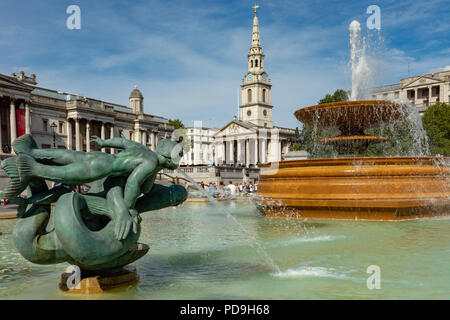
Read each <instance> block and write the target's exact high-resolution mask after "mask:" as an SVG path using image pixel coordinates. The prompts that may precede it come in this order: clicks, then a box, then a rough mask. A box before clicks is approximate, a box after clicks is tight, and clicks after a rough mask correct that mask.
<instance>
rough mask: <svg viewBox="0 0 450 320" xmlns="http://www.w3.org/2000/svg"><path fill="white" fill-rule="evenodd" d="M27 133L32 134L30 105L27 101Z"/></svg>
mask: <svg viewBox="0 0 450 320" xmlns="http://www.w3.org/2000/svg"><path fill="white" fill-rule="evenodd" d="M25 133H26V134H30V133H31V117H30V103H29V102H28V101H25Z"/></svg>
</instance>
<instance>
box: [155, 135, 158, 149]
mask: <svg viewBox="0 0 450 320" xmlns="http://www.w3.org/2000/svg"><path fill="white" fill-rule="evenodd" d="M157 145H158V134H157V133H155V149H156V146H157Z"/></svg>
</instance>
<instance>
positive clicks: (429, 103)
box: [428, 86, 433, 107]
mask: <svg viewBox="0 0 450 320" xmlns="http://www.w3.org/2000/svg"><path fill="white" fill-rule="evenodd" d="M432 96H433V86H428V107H429V106H431V98H432Z"/></svg>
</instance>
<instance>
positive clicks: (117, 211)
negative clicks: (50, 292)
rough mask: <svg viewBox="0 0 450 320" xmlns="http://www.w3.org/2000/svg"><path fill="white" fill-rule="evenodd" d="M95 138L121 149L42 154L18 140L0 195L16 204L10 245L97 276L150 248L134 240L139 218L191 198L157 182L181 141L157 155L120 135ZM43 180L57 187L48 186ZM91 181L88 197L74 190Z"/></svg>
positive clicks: (5, 165)
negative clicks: (16, 214)
mask: <svg viewBox="0 0 450 320" xmlns="http://www.w3.org/2000/svg"><path fill="white" fill-rule="evenodd" d="M92 141H94V142H96V143H97V144H98V145H99V146H100V147H111V148H115V149H120V150H121V151H120V152H119V153H115V154H107V153H103V152H98V151H94V152H81V151H74V150H65V149H39V148H38V147H37V144H36V143H35V141H34V139H33V138H32V136H31V135H23V136H21V137H19V138H18V139H16V140H15V141H14V142H13V149H14V151H15V153H16V154H17V156H15V157H11V158H8V159H6V160H4V161H3V162H2V163H1V168H2V169H4V170H5V171H6V173H7V174H8V175H9V177H10V182H9V184H8V186H7V187H6V188H5V189H4V190H3V191H2V192H0V198H3V199H10V200H13V201H14V202H15V203H17V204H18V205H19V207H18V217H19V218H20V220H19V222H18V223H17V225H16V227H15V228H14V232H13V240H14V243H15V246H16V247H17V249H18V251H19V252H20V253H21V254H22V255H23V256H24V257H25V258H26V259H27V260H29V261H31V262H34V263H38V264H54V263H60V262H69V263H71V264H74V265H77V266H79V267H80V268H81V269H82V270H91V271H97V272H108V271H110V270H115V269H117V268H120V267H122V266H124V265H126V264H129V263H131V262H133V261H135V260H137V259H139V258H140V257H142V256H143V255H145V254H146V253H147V251H148V247H146V246H143V245H141V244H138V243H137V241H138V239H139V236H140V222H141V217H140V215H139V214H140V213H143V212H147V211H152V210H157V209H161V208H164V207H168V206H176V205H179V204H180V203H182V202H183V201H184V200H186V198H187V192H186V190H185V188H184V187H182V186H179V185H171V186H169V187H165V186H162V185H158V184H155V179H156V175H157V173H158V172H159V171H160V170H162V169H164V168H168V169H176V168H177V167H178V160H179V159H180V158H181V156H182V155H183V148H182V144H181V143H179V142H177V141H172V140H168V139H163V140H160V142H159V143H158V145H157V146H156V150H155V152H153V151H151V150H150V149H148V148H147V147H145V146H144V145H142V144H140V143H137V142H134V141H131V140H127V139H123V138H113V139H107V140H102V139H100V138H98V137H95V136H94V137H92ZM46 180H48V181H53V182H55V186H54V187H53V188H51V189H49V188H48V186H47V183H46ZM86 183H92V187H91V189H90V191H89V193H87V194H79V193H74V192H72V189H73V185H74V184H86ZM25 190H26V192H27V197H25V198H24V197H21V194H22V192H23V191H25ZM53 203H56V204H55V206H54V210H53V211H54V212H53V213H52V212H51V205H52V204H53ZM52 215H53V217H52ZM51 218H53V219H51ZM52 224H53V227H52Z"/></svg>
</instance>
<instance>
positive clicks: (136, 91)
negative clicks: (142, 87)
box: [130, 86, 144, 99]
mask: <svg viewBox="0 0 450 320" xmlns="http://www.w3.org/2000/svg"><path fill="white" fill-rule="evenodd" d="M131 98H139V99H144V96H143V95H142V92H141V91H139V89H138V88H137V86H135V87H134V89H133V91H131V93H130V99H131Z"/></svg>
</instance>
